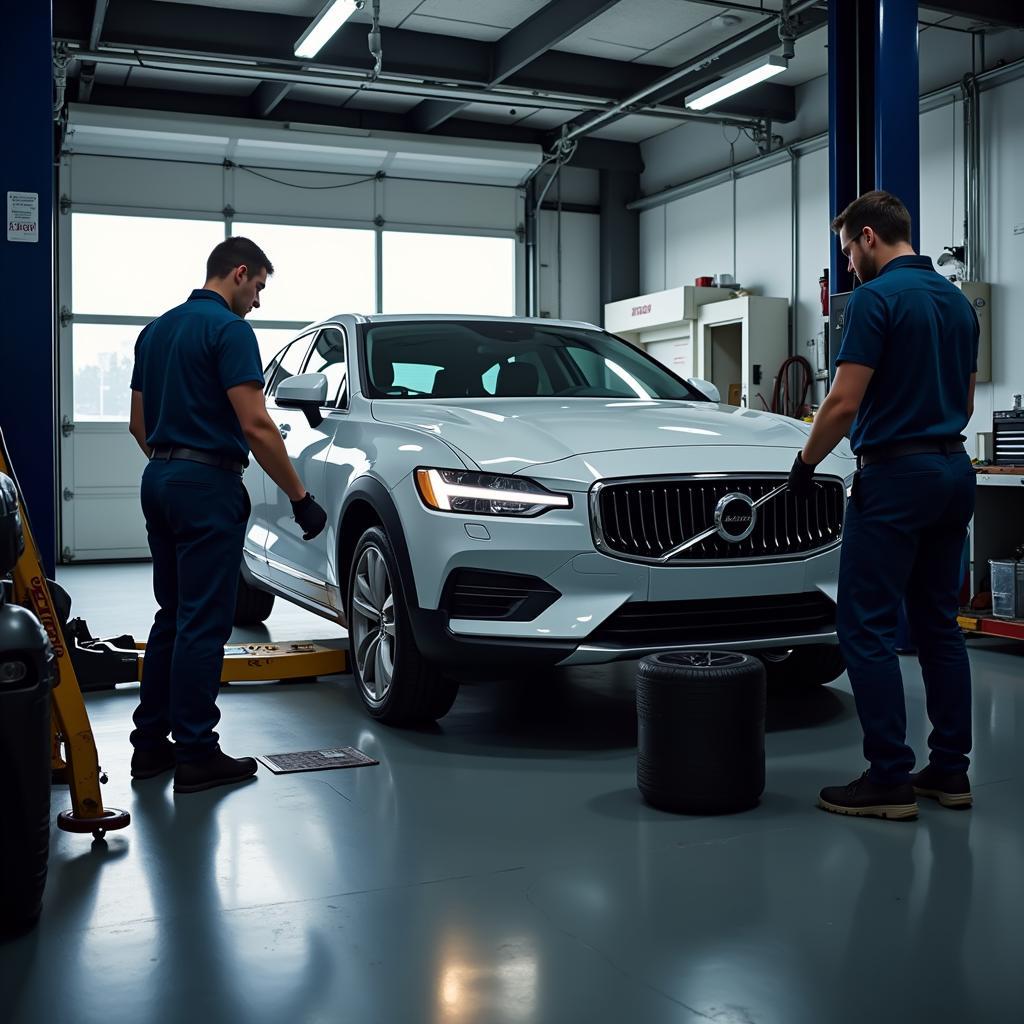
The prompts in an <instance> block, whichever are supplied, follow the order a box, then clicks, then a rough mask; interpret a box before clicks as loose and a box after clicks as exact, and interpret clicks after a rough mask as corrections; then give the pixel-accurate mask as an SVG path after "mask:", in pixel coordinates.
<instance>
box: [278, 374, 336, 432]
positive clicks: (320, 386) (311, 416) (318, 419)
mask: <svg viewBox="0 0 1024 1024" xmlns="http://www.w3.org/2000/svg"><path fill="white" fill-rule="evenodd" d="M274 401H275V402H276V403H277V405H279V406H280V407H281V408H282V409H300V410H301V411H302V412H303V413H305V415H306V419H307V420H308V421H309V425H310V426H311V427H319V426H320V424H321V423H323V421H324V418H323V416H321V415H320V408H321V406H324V405H326V404H327V378H326V377H325V376H324V375H323V374H322V373H300V374H298V376H295V377H288V378H287V379H286V380H283V381H281V383H280V384H278V385H277V391H276V392H275V393H274Z"/></svg>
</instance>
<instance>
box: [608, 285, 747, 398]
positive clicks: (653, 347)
mask: <svg viewBox="0 0 1024 1024" xmlns="http://www.w3.org/2000/svg"><path fill="white" fill-rule="evenodd" d="M732 294H733V293H732V291H731V290H730V289H728V288H698V287H697V286H696V285H683V286H682V287H679V288H669V289H667V290H665V291H661V292H652V293H651V294H650V295H637V296H636V297H635V298H632V299H623V300H621V301H620V302H609V303H608V304H607V305H606V306H605V307H604V327H605V330H606V331H611V333H612V334H617V335H618V336H619V337H620V338H624V339H625V340H626V341H628V342H631V343H632V344H634V345H636V346H637V347H638V348H643V349H644V350H645V351H646V352H647V354H648V355H650V356H652V357H653V358H655V359H657V360H658V362H660V363H663V364H664V365H665V366H667V367H668V368H669V369H670V370H671V371H672V372H673V373H675V374H676V376H678V377H682V378H684V379H685V378H687V377H693V376H694V375H695V366H696V354H695V352H694V345H695V340H696V336H697V316H698V314H699V313H700V310H701V307H702V305H703V304H704V303H706V302H718V301H720V300H721V299H727V298H729V297H730V296H731V295H732Z"/></svg>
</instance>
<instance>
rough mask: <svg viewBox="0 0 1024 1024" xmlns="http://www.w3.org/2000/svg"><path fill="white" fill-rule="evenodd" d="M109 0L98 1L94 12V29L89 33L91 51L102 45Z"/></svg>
mask: <svg viewBox="0 0 1024 1024" xmlns="http://www.w3.org/2000/svg"><path fill="white" fill-rule="evenodd" d="M107 5H108V0H96V6H95V7H94V8H93V12H92V28H91V29H90V31H89V49H90V50H95V49H96V47H97V46H99V45H100V37H101V36H102V35H103V22H104V20H105V19H106V17H107Z"/></svg>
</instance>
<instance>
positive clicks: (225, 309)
mask: <svg viewBox="0 0 1024 1024" xmlns="http://www.w3.org/2000/svg"><path fill="white" fill-rule="evenodd" d="M273 272H274V268H273V266H272V265H271V262H270V260H269V259H267V256H266V254H265V253H264V252H263V250H262V249H260V247H259V246H258V245H256V244H255V243H254V242H251V241H249V239H247V238H228V239H226V240H225V241H223V242H221V243H220V245H218V246H217V247H216V248H215V249H214V250H213V252H212V253H210V258H209V259H208V260H207V264H206V277H207V280H206V284H205V285H203V287H202V288H197V289H196V290H195V291H193V292H192V294H191V295H190V296H189V297H188V299H187V300H186V301H185V302H183V303H182V304H181V305H180V306H176V307H175V308H174V309H172V310H170V311H169V312H167V313H164V315H163V316H161V317H159V318H158V319H156V320H154V321H153V322H152V323H151V324H149V325H148V326H147V327H146V328H145V329H144V330H143V331H142V333H141V334H140V335H139V339H138V341H137V342H136V343H135V368H134V371H133V373H132V383H131V387H132V403H131V417H130V421H129V430H130V431H131V433H132V436H133V437H134V438H135V440H136V441H138V443H139V447H140V448H142V450H143V452H145V454H146V456H147V458H149V460H150V461H149V464H148V465H147V466H146V469H145V472H144V473H143V475H142V510H143V512H144V513H145V516H146V530H147V533H148V535H149V547H150V550H151V551H152V553H153V592H154V594H155V596H156V600H157V604H158V605H159V610H158V611H157V613H156V619H155V621H154V622H153V629H152V631H151V632H150V634H149V643H148V645H147V647H146V661H145V669H144V672H143V676H142V685H141V689H140V695H139V706H138V709H137V710H136V712H135V716H134V717H135V729H134V731H133V732H132V735H131V741H132V744H133V746H134V747H135V752H134V754H133V755H132V777H133V778H136V779H147V778H151V777H153V776H155V775H160V774H162V773H163V772H166V771H169V770H170V769H171V768H174V769H175V773H174V791H175V792H176V793H193V792H197V791H199V790H203V789H210V788H211V787H213V786H222V785H227V784H229V783H234V782H241V781H243V780H244V779H248V778H250V777H251V776H252V775H254V774H255V773H256V761H255V760H254V759H253V758H251V757H243V758H233V757H228V755H227V754H225V753H224V752H223V751H222V750H221V749H220V746H219V744H218V743H217V738H218V737H217V733H216V732H215V731H214V727H215V726H216V724H217V722H218V720H219V719H220V712H219V711H218V710H217V694H218V693H219V691H220V676H221V668H222V664H223V660H224V644H225V643H227V641H228V638H229V637H230V635H231V626H232V623H233V619H234V610H235V595H236V590H237V586H238V574H239V570H240V567H241V561H242V543H243V541H244V539H245V528H246V524H247V522H248V519H249V511H250V505H249V496H248V494H247V492H246V490H245V486H244V484H243V483H242V471H243V470H244V469H245V467H246V466H247V465H248V464H249V463H248V457H249V452H250V449H251V451H252V454H253V456H254V457H255V458H256V461H257V462H259V464H260V465H261V466H262V467H263V468H264V469H265V470H266V472H267V474H268V476H270V478H271V479H272V480H273V481H274V482H275V483H276V484H277V485H278V486H279V487H280V488H281V489H282V490H283V491H284V492H285V493H286V494H287V495H288V497H289V498H290V499H291V502H292V511H293V514H294V516H295V519H296V521H297V522H298V523H299V525H300V526H302V527H303V531H304V539H305V540H310V539H312V538H313V537H315V536H316V535H317V534H319V533H320V531H321V530H323V528H324V526H325V525H326V523H327V514H326V513H325V512H324V510H323V509H322V508H321V507H320V506H319V505H318V504H317V503H316V501H315V500H314V499H313V496H312V495H311V494H308V493H307V491H306V488H305V487H304V486H303V485H302V481H301V480H299V478H298V476H297V475H296V473H295V470H294V469H293V468H292V465H291V462H290V461H289V459H288V454H287V452H286V450H285V447H284V442H283V441H282V440H281V436H280V434H279V433H278V431H277V427H276V426H275V425H274V422H273V420H271V418H270V416H269V415H268V414H267V410H266V405H265V404H264V398H263V371H262V367H261V360H260V353H259V347H258V346H257V343H256V335H255V334H254V333H253V329H252V327H251V326H250V325H249V324H247V323H246V322H245V319H244V318H245V316H246V315H247V314H248V313H249V312H250V310H253V309H259V306H260V292H262V291H263V289H264V288H265V287H266V283H267V275H268V274H272V273H273ZM168 734H170V735H173V737H174V742H173V743H171V742H170V740H169V739H168Z"/></svg>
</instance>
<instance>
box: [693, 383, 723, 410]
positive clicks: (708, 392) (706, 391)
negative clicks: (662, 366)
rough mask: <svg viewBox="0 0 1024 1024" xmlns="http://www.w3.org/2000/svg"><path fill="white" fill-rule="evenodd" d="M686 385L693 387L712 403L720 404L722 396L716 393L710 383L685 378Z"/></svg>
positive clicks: (715, 389) (716, 389)
mask: <svg viewBox="0 0 1024 1024" xmlns="http://www.w3.org/2000/svg"><path fill="white" fill-rule="evenodd" d="M686 383H687V384H690V385H692V386H693V387H695V388H696V389H697V390H698V391H699V392H700V393H701V394H702V395H705V396H707V397H708V398H710V399H711V401H712V402H718V403H719V404H721V401H722V396H721V395H720V394H719V393H718V388H716V387H715V385H714V384H712V383H711V381H709V380H701V378H700V377H687V378H686Z"/></svg>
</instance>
